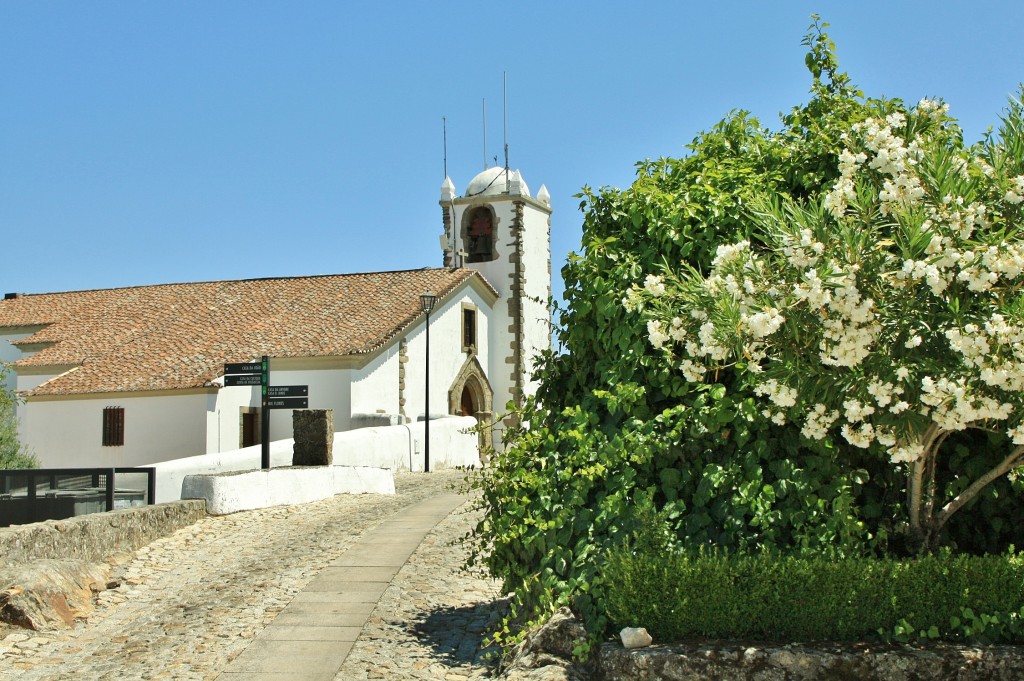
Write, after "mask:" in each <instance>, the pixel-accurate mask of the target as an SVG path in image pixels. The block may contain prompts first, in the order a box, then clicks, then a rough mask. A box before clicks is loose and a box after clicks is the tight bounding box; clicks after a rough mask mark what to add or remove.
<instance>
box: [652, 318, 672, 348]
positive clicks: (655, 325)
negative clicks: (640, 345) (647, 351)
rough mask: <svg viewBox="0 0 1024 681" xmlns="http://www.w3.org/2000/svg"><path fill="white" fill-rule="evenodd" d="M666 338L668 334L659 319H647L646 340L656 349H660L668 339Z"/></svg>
mask: <svg viewBox="0 0 1024 681" xmlns="http://www.w3.org/2000/svg"><path fill="white" fill-rule="evenodd" d="M668 338H669V336H668V334H667V333H665V330H664V328H662V325H661V322H660V321H658V320H657V319H649V320H648V321H647V340H648V341H649V342H650V343H651V345H652V346H654V348H655V349H656V350H660V349H661V347H662V346H663V345H665V343H666V341H668Z"/></svg>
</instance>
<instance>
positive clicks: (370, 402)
mask: <svg viewBox="0 0 1024 681" xmlns="http://www.w3.org/2000/svg"><path fill="white" fill-rule="evenodd" d="M398 369H399V349H398V342H394V343H392V344H391V345H390V346H388V347H387V348H386V349H385V350H384V351H383V352H382V353H380V354H379V355H377V356H376V357H374V358H373V359H372V360H371V361H370V362H369V363H368V364H367V365H366V366H364V367H362V368H360V369H353V370H352V372H351V381H352V402H351V405H352V406H351V411H350V412H349V416H351V414H376V413H381V414H398V413H399V404H398V396H399V388H398ZM334 427H335V429H336V430H348V429H349V428H350V427H351V423H350V422H349V421H347V420H346V421H344V422H339V421H338V416H337V414H335V416H334Z"/></svg>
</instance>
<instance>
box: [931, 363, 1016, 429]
mask: <svg viewBox="0 0 1024 681" xmlns="http://www.w3.org/2000/svg"><path fill="white" fill-rule="evenodd" d="M920 399H921V402H922V403H923V404H925V405H927V406H928V407H931V409H930V410H928V414H927V415H928V416H930V417H931V419H932V421H934V422H935V424H936V425H938V426H939V427H940V428H942V429H943V430H964V429H965V428H967V427H968V426H969V425H971V424H972V423H976V422H979V421H987V420H990V419H991V420H997V421H1003V420H1006V419H1007V418H1008V417H1009V416H1010V414H1012V413H1013V405H1012V404H1010V403H1009V402H1000V401H999V400H996V399H994V398H992V397H989V396H988V395H982V394H979V393H977V392H976V391H973V390H971V389H970V388H969V387H968V385H967V382H966V381H965V380H964V378H963V377H959V378H956V379H953V378H949V377H947V376H940V377H939V379H938V380H935V379H933V378H932V377H931V376H925V377H923V378H922V379H921V397H920Z"/></svg>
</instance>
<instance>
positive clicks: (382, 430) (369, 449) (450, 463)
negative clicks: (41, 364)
mask: <svg viewBox="0 0 1024 681" xmlns="http://www.w3.org/2000/svg"><path fill="white" fill-rule="evenodd" d="M475 426H476V419H475V418H473V417H472V416H451V417H445V418H439V419H434V420H432V421H431V422H430V470H441V469H444V468H454V467H456V466H463V467H476V466H479V465H480V448H479V445H478V440H477V435H476V433H475V432H474V431H472V430H471V429H472V428H474V427H475ZM293 444H294V440H290V439H289V440H278V441H276V442H271V443H270V465H271V466H272V467H278V466H291V465H292V445H293ZM423 458H424V447H423V422H422V421H421V422H418V423H410V424H406V425H401V426H381V427H376V428H360V429H358V430H347V431H344V432H340V433H335V434H334V464H335V466H366V467H370V468H389V469H391V470H393V471H422V470H423ZM260 463H261V462H260V446H259V445H255V446H253V447H246V448H245V449H236V450H234V451H230V452H220V453H218V454H201V455H199V456H190V457H188V458H184V459H176V460H173V461H160V462H157V463H151V464H146V465H148V466H152V467H153V468H155V469H156V501H157V503H163V502H167V501H176V500H178V499H181V498H182V496H181V492H182V483H183V481H184V479H185V476H187V475H203V474H213V473H229V472H233V471H247V470H258V469H259V468H260Z"/></svg>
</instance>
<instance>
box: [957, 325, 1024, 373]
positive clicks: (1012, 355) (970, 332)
mask: <svg viewBox="0 0 1024 681" xmlns="http://www.w3.org/2000/svg"><path fill="white" fill-rule="evenodd" d="M945 336H946V338H947V339H948V340H949V346H950V348H952V349H953V350H955V351H956V352H958V353H960V355H961V356H962V357H963V361H964V364H966V365H967V366H970V367H975V368H977V369H980V370H981V371H980V372H979V373H978V376H979V378H980V379H981V380H982V382H984V383H985V385H987V386H990V387H992V388H998V389H1001V390H1006V391H1008V392H1020V391H1022V390H1024V328H1021V327H1019V326H1014V325H1013V324H1010V323H1009V322H1007V321H1006V318H1005V317H1003V315H1000V314H994V315H992V317H991V318H990V319H989V320H988V321H986V322H985V323H984V325H982V326H978V325H977V324H965V325H964V328H963V330H962V331H961V330H960V329H957V328H952V329H947V330H946V332H945Z"/></svg>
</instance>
